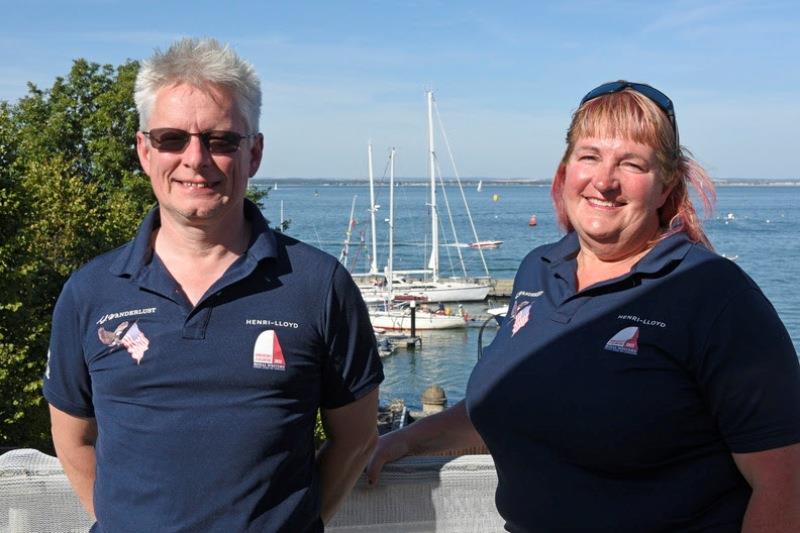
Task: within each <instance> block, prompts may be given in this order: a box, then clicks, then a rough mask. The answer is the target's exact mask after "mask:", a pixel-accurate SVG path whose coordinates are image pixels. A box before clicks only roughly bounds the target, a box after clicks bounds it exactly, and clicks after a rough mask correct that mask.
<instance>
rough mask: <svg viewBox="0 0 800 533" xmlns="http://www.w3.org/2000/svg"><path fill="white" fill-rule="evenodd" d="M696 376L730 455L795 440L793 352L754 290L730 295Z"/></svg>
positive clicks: (799, 369) (797, 401)
mask: <svg viewBox="0 0 800 533" xmlns="http://www.w3.org/2000/svg"><path fill="white" fill-rule="evenodd" d="M698 378H699V380H700V382H701V384H702V385H703V386H704V389H705V391H706V395H707V401H708V403H709V405H710V408H711V411H712V413H713V415H714V416H715V417H716V420H717V423H718V424H719V429H720V431H721V433H722V435H723V438H724V439H725V441H726V443H727V444H728V447H729V448H730V449H731V451H733V452H735V453H749V452H756V451H763V450H768V449H772V448H778V447H781V446H787V445H789V444H793V443H796V442H800V365H799V364H798V360H797V353H796V352H795V349H794V346H793V345H792V341H791V339H790V337H789V334H788V332H787V331H786V328H785V327H784V325H783V323H782V322H781V320H780V318H779V317H778V314H777V312H776V311H775V309H774V308H773V307H772V304H770V302H769V301H768V300H767V298H766V297H765V296H764V294H763V293H762V292H761V291H760V290H759V289H758V288H748V289H745V290H743V291H740V292H738V293H737V294H735V295H733V296H732V297H731V299H730V300H729V302H728V304H727V305H726V307H725V308H724V309H723V310H722V312H721V313H720V314H719V316H718V317H717V318H716V320H715V322H714V324H713V326H712V330H711V332H710V336H709V338H708V340H707V342H706V349H705V350H704V358H703V361H702V364H701V365H700V367H699V376H698Z"/></svg>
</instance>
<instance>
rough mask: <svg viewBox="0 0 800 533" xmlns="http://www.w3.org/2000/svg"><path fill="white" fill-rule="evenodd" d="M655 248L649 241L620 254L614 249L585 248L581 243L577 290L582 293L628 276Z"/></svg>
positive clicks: (577, 259)
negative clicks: (595, 285)
mask: <svg viewBox="0 0 800 533" xmlns="http://www.w3.org/2000/svg"><path fill="white" fill-rule="evenodd" d="M653 246H654V244H653V243H652V242H651V241H648V242H647V243H644V245H643V246H641V247H639V248H637V249H634V250H632V251H630V250H629V251H628V252H627V253H620V252H619V251H618V250H615V249H613V248H610V249H609V248H606V247H602V246H601V247H598V246H585V245H584V244H583V243H581V247H580V250H579V251H578V255H577V257H576V261H577V263H578V265H577V270H576V277H577V282H578V287H577V289H578V290H579V291H580V290H583V289H585V288H586V287H589V286H591V285H594V284H595V283H600V282H602V281H606V280H609V279H613V278H616V277H619V276H622V275H624V274H627V273H628V272H630V271H631V269H632V268H633V266H634V265H635V264H636V263H638V262H639V260H640V259H641V258H642V257H644V256H645V255H647V252H649V251H650V250H651V249H652V248H653Z"/></svg>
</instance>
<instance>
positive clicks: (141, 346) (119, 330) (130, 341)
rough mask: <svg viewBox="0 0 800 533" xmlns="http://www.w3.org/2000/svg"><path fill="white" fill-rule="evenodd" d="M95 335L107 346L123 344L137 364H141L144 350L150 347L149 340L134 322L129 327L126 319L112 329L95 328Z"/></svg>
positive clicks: (112, 346)
mask: <svg viewBox="0 0 800 533" xmlns="http://www.w3.org/2000/svg"><path fill="white" fill-rule="evenodd" d="M97 336H98V337H99V338H100V342H102V343H103V344H105V345H106V346H108V347H109V348H114V347H117V346H124V347H125V348H126V349H127V350H128V353H129V354H131V357H133V360H134V361H136V364H137V365H138V364H141V362H142V358H143V357H144V352H146V351H147V349H148V348H149V347H150V340H149V339H148V338H147V337H146V336H145V334H144V332H143V331H142V330H141V329H139V325H138V324H137V323H136V322H134V323H133V325H131V326H130V327H128V321H125V322H122V323H120V325H118V326H117V327H116V329H114V331H106V330H105V329H103V328H102V327H100V328H97Z"/></svg>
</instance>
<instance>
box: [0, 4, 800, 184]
mask: <svg viewBox="0 0 800 533" xmlns="http://www.w3.org/2000/svg"><path fill="white" fill-rule="evenodd" d="M0 7H2V17H0V19H1V20H0V99H3V100H16V99H17V98H19V97H21V96H23V95H24V94H25V92H26V82H28V81H32V82H34V83H36V84H38V85H39V86H41V87H48V86H50V85H51V84H52V82H53V79H54V78H55V77H56V76H58V75H63V74H66V73H67V72H68V71H69V68H70V66H71V62H72V60H73V59H75V58H78V57H83V58H86V59H88V60H90V61H95V62H98V63H111V64H119V63H121V62H122V61H124V60H125V59H128V58H130V59H142V58H144V57H147V56H149V55H150V54H151V52H152V50H153V49H154V48H156V47H158V48H162V49H164V48H166V47H168V46H169V44H170V43H171V42H172V41H173V40H175V39H177V38H180V37H183V36H211V37H216V38H217V39H219V40H221V41H225V42H229V43H231V44H232V45H233V46H234V47H235V48H236V50H237V51H238V52H239V53H240V54H241V55H242V56H243V57H245V58H246V59H248V60H249V61H251V62H252V63H253V64H254V65H255V67H256V69H257V71H258V72H259V74H260V76H261V78H262V84H263V91H264V99H263V101H264V105H263V113H262V120H261V130H262V131H263V132H264V135H265V137H266V140H267V148H266V153H265V159H264V162H263V163H262V167H261V169H260V170H259V173H258V176H259V177H343V178H363V177H365V176H366V143H367V142H368V140H371V141H372V142H373V144H374V147H375V153H376V164H375V165H376V168H377V169H378V171H377V172H378V173H379V174H380V173H382V169H383V158H384V154H385V153H386V150H387V149H388V147H389V146H395V147H397V149H398V169H397V172H398V174H399V175H401V176H423V175H425V173H426V170H425V157H426V155H425V146H426V145H425V143H426V140H425V120H426V118H425V94H424V93H425V90H426V89H427V88H431V89H433V90H434V91H435V93H436V98H437V101H438V106H439V112H440V115H441V117H442V121H443V123H444V126H445V128H446V132H447V136H448V138H449V141H450V145H451V147H452V149H453V153H454V156H455V160H456V163H457V165H458V170H459V173H460V174H461V175H462V176H490V177H498V178H509V177H521V178H531V179H549V178H550V177H551V175H552V172H553V170H554V168H555V166H556V163H557V161H558V159H559V158H560V156H561V153H562V151H563V147H564V140H563V139H564V134H565V130H566V127H567V124H568V122H569V118H570V114H571V113H572V112H573V111H574V110H575V107H576V106H577V103H578V101H579V100H580V98H581V96H583V94H584V93H585V92H587V91H588V90H589V89H591V88H593V87H594V86H596V85H598V84H600V83H602V82H604V81H608V80H612V79H619V78H625V79H630V80H634V81H644V82H648V83H650V84H652V85H654V86H656V87H658V88H659V89H661V90H662V91H664V92H665V93H667V94H668V95H669V96H670V97H671V98H672V99H673V101H674V102H675V105H676V109H677V116H678V123H679V126H680V133H681V141H682V142H683V144H684V145H685V146H687V147H688V148H689V149H690V150H692V151H693V152H694V154H695V155H696V157H697V158H698V159H699V160H700V162H701V163H702V164H704V165H705V166H706V167H707V168H708V169H709V170H710V172H711V174H712V176H713V177H715V178H761V179H797V178H800V171H798V166H797V163H796V158H795V154H797V153H798V148H797V138H798V135H797V132H798V127H797V126H798V125H800V90H799V89H798V87H800V59H798V57H800V32H799V31H798V28H800V2H796V1H795V0H780V1H769V0H767V1H747V0H741V1H736V0H732V1H716V2H705V1H702V0H692V1H685V0H679V1H660V2H639V1H608V0H585V1H577V0H575V1H570V0H567V1H561V2H535V1H503V0H496V1H492V2H488V1H484V2H477V1H475V2H473V1H457V0H451V1H447V2H445V1H416V0H406V1H402V0H397V1H378V0H362V1H360V2H351V1H335V0H330V1H306V2H304V1H300V0H298V1H295V2H288V1H284V2H273V1H265V2H221V1H219V0H217V1H214V2H206V1H194V2H191V3H189V2H170V1H162V2H148V1H137V2H130V1H128V2H115V1H102V0H95V1H74V2H60V1H59V2H39V1H35V0H33V1H27V2H25V3H24V4H21V3H19V2H7V1H2V2H0ZM451 172H452V171H450V170H447V169H445V173H446V174H450V173H451Z"/></svg>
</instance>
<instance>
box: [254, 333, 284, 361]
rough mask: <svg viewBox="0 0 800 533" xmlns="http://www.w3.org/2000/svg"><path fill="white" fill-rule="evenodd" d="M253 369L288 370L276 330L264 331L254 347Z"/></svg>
mask: <svg viewBox="0 0 800 533" xmlns="http://www.w3.org/2000/svg"><path fill="white" fill-rule="evenodd" d="M253 368H261V369H265V370H286V359H284V357H283V349H282V348H281V343H280V341H279V340H278V335H277V333H275V330H273V329H268V330H267V331H262V332H261V333H260V334H259V335H258V338H257V339H256V345H255V346H254V347H253Z"/></svg>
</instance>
